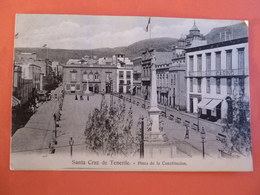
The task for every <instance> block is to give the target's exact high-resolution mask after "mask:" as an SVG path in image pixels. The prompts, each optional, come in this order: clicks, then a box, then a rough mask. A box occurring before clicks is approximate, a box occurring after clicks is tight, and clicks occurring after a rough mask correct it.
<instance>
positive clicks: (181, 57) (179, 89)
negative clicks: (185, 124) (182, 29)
mask: <svg viewBox="0 0 260 195" xmlns="http://www.w3.org/2000/svg"><path fill="white" fill-rule="evenodd" d="M185 47H186V41H185V39H183V38H180V39H179V40H178V42H177V45H176V46H174V47H173V56H172V64H171V65H170V66H169V85H170V90H169V106H170V107H172V108H175V109H177V110H186V99H187V98H186V95H187V93H186V78H185V76H186V63H185V62H186V60H185Z"/></svg>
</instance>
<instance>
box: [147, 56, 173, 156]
mask: <svg viewBox="0 0 260 195" xmlns="http://www.w3.org/2000/svg"><path fill="white" fill-rule="evenodd" d="M155 60H156V59H155V56H153V58H152V60H151V95H150V97H151V100H150V108H149V110H148V114H149V117H150V119H151V120H152V125H151V131H148V132H147V133H146V135H145V156H146V157H151V158H152V157H166V158H172V157H173V156H174V155H175V153H176V147H175V146H173V145H172V144H171V143H170V142H169V141H168V138H167V136H166V134H165V132H164V131H161V130H160V119H159V117H160V112H161V110H160V109H159V108H158V105H157V83H156V82H157V81H156V67H155Z"/></svg>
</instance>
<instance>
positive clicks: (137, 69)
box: [133, 56, 142, 97]
mask: <svg viewBox="0 0 260 195" xmlns="http://www.w3.org/2000/svg"><path fill="white" fill-rule="evenodd" d="M141 79H142V57H141V56H139V57H136V58H134V59H133V95H137V96H140V97H141V96H142V93H141V88H142V80H141Z"/></svg>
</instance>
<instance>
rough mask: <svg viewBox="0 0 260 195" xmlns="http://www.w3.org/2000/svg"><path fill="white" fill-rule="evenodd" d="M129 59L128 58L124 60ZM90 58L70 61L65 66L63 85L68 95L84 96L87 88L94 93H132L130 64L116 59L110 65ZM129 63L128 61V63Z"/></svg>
mask: <svg viewBox="0 0 260 195" xmlns="http://www.w3.org/2000/svg"><path fill="white" fill-rule="evenodd" d="M124 59H128V58H124ZM103 62H104V60H96V59H92V58H90V57H88V58H84V60H83V59H70V60H69V61H68V62H67V64H66V65H64V66H63V85H64V90H65V92H66V93H70V94H83V93H84V92H85V91H86V89H87V86H88V87H89V91H91V92H93V93H99V92H105V93H110V92H112V91H113V92H117V93H119V92H121V93H127V92H130V90H131V87H132V83H133V78H132V69H130V67H128V66H129V64H128V63H127V64H125V63H124V61H121V60H120V59H117V58H115V62H116V63H113V62H112V60H111V61H110V63H107V62H105V63H103ZM127 62H128V61H127ZM131 68H132V65H131Z"/></svg>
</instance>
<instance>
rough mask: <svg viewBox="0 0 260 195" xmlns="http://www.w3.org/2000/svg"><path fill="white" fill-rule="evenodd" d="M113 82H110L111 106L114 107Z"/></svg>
mask: <svg viewBox="0 0 260 195" xmlns="http://www.w3.org/2000/svg"><path fill="white" fill-rule="evenodd" d="M113 104H114V101H113V80H112V79H111V80H110V106H111V107H113Z"/></svg>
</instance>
